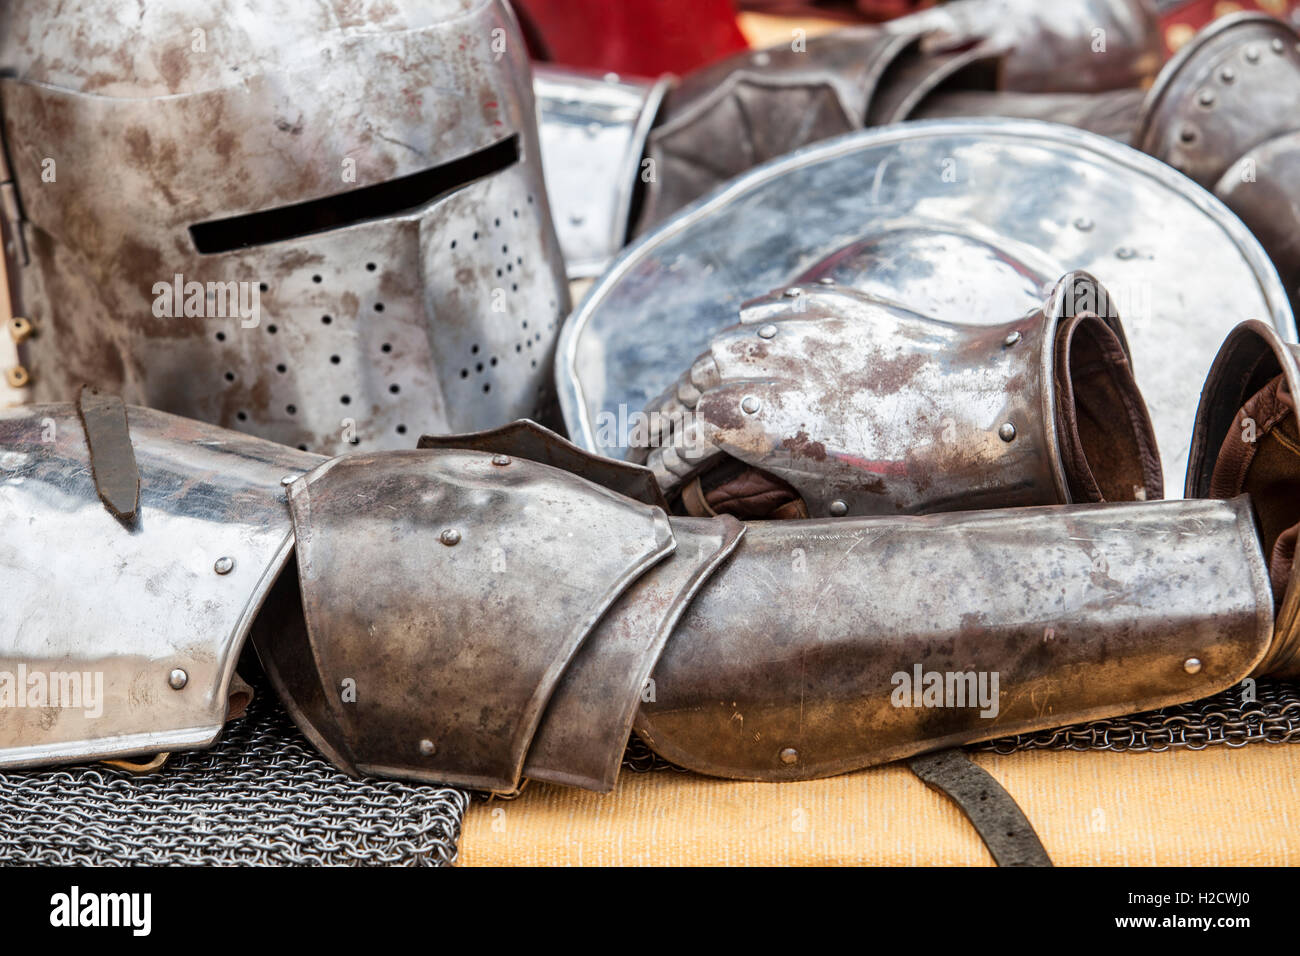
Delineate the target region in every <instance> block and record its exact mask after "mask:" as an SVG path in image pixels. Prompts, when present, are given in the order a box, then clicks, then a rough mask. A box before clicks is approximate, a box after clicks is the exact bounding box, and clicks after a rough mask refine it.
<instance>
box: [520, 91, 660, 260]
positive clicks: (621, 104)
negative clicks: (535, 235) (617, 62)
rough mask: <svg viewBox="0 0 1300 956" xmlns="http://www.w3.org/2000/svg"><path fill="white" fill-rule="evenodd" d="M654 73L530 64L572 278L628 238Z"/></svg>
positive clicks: (653, 104)
mask: <svg viewBox="0 0 1300 956" xmlns="http://www.w3.org/2000/svg"><path fill="white" fill-rule="evenodd" d="M671 82H672V81H671V78H670V77H668V76H663V77H660V78H659V79H658V80H638V79H635V78H627V79H625V78H622V77H619V76H615V75H612V74H606V75H604V76H600V75H588V74H585V73H581V72H578V71H575V70H562V69H557V68H556V67H548V66H537V67H534V68H533V91H534V93H535V94H536V96H537V115H538V130H539V135H540V137H541V150H542V152H541V156H542V166H543V167H544V169H545V172H546V191H547V194H548V195H549V196H550V200H551V208H552V210H553V212H554V215H555V231H556V234H557V235H558V236H559V239H560V248H561V249H562V251H563V252H564V261H565V264H566V265H567V267H568V272H569V276H570V277H571V278H586V277H589V276H594V275H598V274H599V273H600V271H601V270H602V269H603V268H604V267H605V264H606V263H607V262H608V261H609V260H610V259H612V258H613V257H614V256H615V255H616V254H617V253H618V251H619V250H620V249H622V248H623V246H624V245H625V244H626V243H627V239H628V229H629V223H628V217H629V216H630V215H631V211H632V202H633V194H634V193H635V191H636V188H637V184H638V183H639V182H640V181H641V172H642V165H641V164H642V157H643V155H644V153H645V141H646V136H647V134H648V133H649V132H650V126H651V124H652V123H653V122H654V120H655V117H656V116H657V115H658V112H659V107H660V104H661V103H662V102H663V97H664V93H665V91H666V90H667V89H668V87H669V85H670V84H671Z"/></svg>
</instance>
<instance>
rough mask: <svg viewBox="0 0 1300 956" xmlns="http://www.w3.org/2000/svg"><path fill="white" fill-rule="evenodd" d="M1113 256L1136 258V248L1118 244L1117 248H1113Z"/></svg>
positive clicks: (1117, 257)
mask: <svg viewBox="0 0 1300 956" xmlns="http://www.w3.org/2000/svg"><path fill="white" fill-rule="evenodd" d="M1115 258H1116V259H1125V260H1128V259H1136V258H1137V250H1136V249H1130V248H1129V247H1128V246H1120V247H1119V248H1118V249H1116V250H1115Z"/></svg>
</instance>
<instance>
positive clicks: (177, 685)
mask: <svg viewBox="0 0 1300 956" xmlns="http://www.w3.org/2000/svg"><path fill="white" fill-rule="evenodd" d="M189 682H190V675H189V674H187V673H185V672H184V671H183V670H181V669H180V668H179V667H177V668H175V669H173V670H172V672H171V673H170V674H168V675H167V685H168V686H169V687H171V689H172V690H180V689H181V688H182V687H184V686H185V685H186V684H188V683H189Z"/></svg>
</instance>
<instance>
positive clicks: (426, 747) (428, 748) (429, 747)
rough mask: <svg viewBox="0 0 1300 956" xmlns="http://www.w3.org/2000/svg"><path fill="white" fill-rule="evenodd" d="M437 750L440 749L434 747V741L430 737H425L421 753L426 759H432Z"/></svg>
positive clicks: (422, 741) (421, 745)
mask: <svg viewBox="0 0 1300 956" xmlns="http://www.w3.org/2000/svg"><path fill="white" fill-rule="evenodd" d="M437 749H438V748H437V747H435V746H434V745H433V741H432V740H430V739H429V738H428V737H425V738H424V739H423V740H421V741H420V753H421V754H423V755H424V756H426V757H432V756H433V753H434V751H435V750H437Z"/></svg>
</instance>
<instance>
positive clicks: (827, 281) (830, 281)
mask: <svg viewBox="0 0 1300 956" xmlns="http://www.w3.org/2000/svg"><path fill="white" fill-rule="evenodd" d="M817 281H818V282H819V283H821V284H822V285H834V284H835V278H834V277H833V276H822V277H821V278H820V279H818V280H817Z"/></svg>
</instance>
